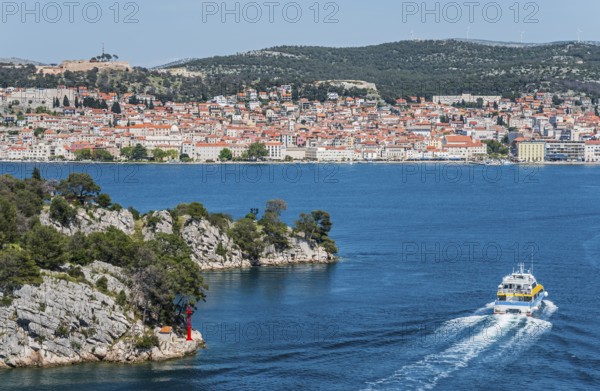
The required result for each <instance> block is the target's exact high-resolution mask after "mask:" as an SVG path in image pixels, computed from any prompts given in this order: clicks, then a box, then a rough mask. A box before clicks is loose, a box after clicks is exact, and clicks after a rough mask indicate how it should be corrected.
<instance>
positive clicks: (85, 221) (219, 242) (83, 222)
mask: <svg viewBox="0 0 600 391" xmlns="http://www.w3.org/2000/svg"><path fill="white" fill-rule="evenodd" d="M40 220H41V222H42V224H44V225H47V226H51V227H54V228H56V229H57V230H58V231H60V232H62V233H64V234H66V235H73V234H75V233H76V232H83V233H84V234H89V233H92V232H101V231H106V230H107V229H108V228H109V227H111V226H112V227H115V228H117V229H120V230H121V231H123V232H125V233H126V234H128V235H133V234H135V233H136V221H135V220H134V218H133V215H132V214H131V212H129V211H128V210H121V211H118V212H117V211H109V210H105V209H93V210H90V211H85V210H83V209H79V210H78V211H77V215H76V217H75V218H74V219H73V221H72V222H71V223H70V224H69V225H67V226H65V225H62V224H60V223H59V222H56V221H53V220H52V219H51V218H50V216H49V214H48V212H47V211H44V212H42V215H41V217H40ZM176 223H177V224H178V225H179V228H178V229H176V228H175V225H176ZM137 229H138V230H140V231H141V232H140V233H141V235H142V237H143V238H144V240H146V241H148V240H152V239H154V238H155V237H156V235H158V234H173V233H178V234H179V235H180V236H181V237H182V238H183V239H184V240H185V242H186V243H187V245H188V247H189V248H190V250H191V256H192V259H193V260H194V261H196V262H197V263H198V264H199V265H200V268H201V269H202V270H222V269H237V268H249V267H252V266H284V265H289V264H299V263H331V262H334V261H335V260H336V258H335V257H334V256H333V255H331V254H328V253H327V252H326V251H325V250H324V249H323V248H322V247H319V246H317V245H315V244H312V243H309V242H307V241H305V240H303V239H302V238H299V237H296V236H293V235H292V234H291V232H290V233H289V235H288V242H289V245H290V248H288V249H286V250H281V251H278V250H276V249H275V248H274V247H273V246H267V247H266V249H265V251H264V252H263V253H262V254H261V256H260V257H259V258H258V259H255V260H250V259H247V258H245V257H244V255H243V254H242V252H241V251H240V249H239V248H238V246H236V245H235V243H234V242H233V240H232V239H231V238H230V237H229V236H228V235H227V233H226V232H224V230H223V229H222V228H219V227H217V226H215V225H212V224H211V223H210V222H209V221H208V220H207V219H193V218H191V217H189V216H182V217H180V218H179V219H178V221H177V222H175V221H174V219H173V217H172V216H171V214H170V213H169V212H168V211H157V212H153V213H152V214H151V215H149V216H145V217H143V218H142V219H141V227H139V226H138V227H137ZM219 247H220V248H221V251H218V250H219Z"/></svg>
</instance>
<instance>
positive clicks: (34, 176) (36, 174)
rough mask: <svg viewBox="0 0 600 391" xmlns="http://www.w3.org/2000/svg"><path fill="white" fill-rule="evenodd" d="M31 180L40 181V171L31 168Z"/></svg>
mask: <svg viewBox="0 0 600 391" xmlns="http://www.w3.org/2000/svg"><path fill="white" fill-rule="evenodd" d="M31 179H33V180H35V181H41V180H42V174H41V173H40V169H39V168H37V167H34V168H33V171H32V173H31Z"/></svg>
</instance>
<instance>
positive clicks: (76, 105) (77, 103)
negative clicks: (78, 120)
mask: <svg viewBox="0 0 600 391" xmlns="http://www.w3.org/2000/svg"><path fill="white" fill-rule="evenodd" d="M79 106H80V105H79V97H77V96H76V97H75V108H76V109H78V108H79Z"/></svg>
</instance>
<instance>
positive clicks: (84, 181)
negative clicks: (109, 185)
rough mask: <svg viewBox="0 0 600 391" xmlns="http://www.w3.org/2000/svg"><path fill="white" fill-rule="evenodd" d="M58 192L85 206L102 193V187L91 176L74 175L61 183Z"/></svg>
mask: <svg viewBox="0 0 600 391" xmlns="http://www.w3.org/2000/svg"><path fill="white" fill-rule="evenodd" d="M57 190H58V192H59V193H60V194H61V195H62V196H63V197H65V198H66V199H67V200H69V201H75V200H76V201H78V202H79V204H80V205H82V206H83V205H85V204H86V203H88V202H90V201H92V200H94V198H95V197H96V196H97V195H98V193H100V186H98V185H97V184H96V183H95V182H94V180H93V179H92V177H91V176H90V175H89V174H84V173H72V174H70V175H69V177H68V178H67V179H63V180H62V181H60V183H59V185H58V188H57Z"/></svg>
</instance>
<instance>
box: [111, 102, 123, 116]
mask: <svg viewBox="0 0 600 391" xmlns="http://www.w3.org/2000/svg"><path fill="white" fill-rule="evenodd" d="M110 111H112V112H113V113H115V114H121V105H120V104H119V102H115V103H113V105H112V107H111V109H110Z"/></svg>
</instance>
